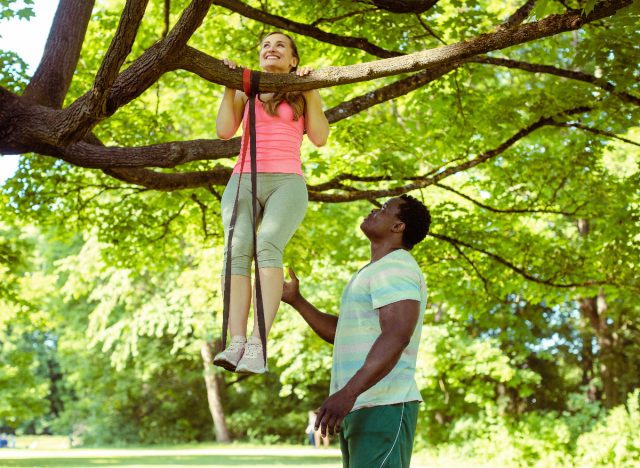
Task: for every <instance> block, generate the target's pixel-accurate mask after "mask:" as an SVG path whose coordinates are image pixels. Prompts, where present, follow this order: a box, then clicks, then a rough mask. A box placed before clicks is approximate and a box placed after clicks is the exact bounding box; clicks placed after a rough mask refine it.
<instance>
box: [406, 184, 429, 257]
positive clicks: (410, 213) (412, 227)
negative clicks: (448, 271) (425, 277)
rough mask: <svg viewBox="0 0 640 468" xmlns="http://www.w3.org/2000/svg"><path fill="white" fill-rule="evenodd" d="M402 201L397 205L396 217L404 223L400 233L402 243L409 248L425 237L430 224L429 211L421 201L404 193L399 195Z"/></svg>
mask: <svg viewBox="0 0 640 468" xmlns="http://www.w3.org/2000/svg"><path fill="white" fill-rule="evenodd" d="M400 199H401V200H403V201H404V203H401V204H400V206H399V209H400V212H399V213H398V218H399V219H400V221H402V222H403V223H404V226H405V227H404V232H403V233H402V244H403V245H404V246H405V247H406V248H407V249H409V250H411V249H412V248H413V246H414V245H416V244H417V243H418V242H420V241H422V239H424V238H425V237H427V233H428V232H429V226H431V213H429V210H428V209H427V207H426V206H424V205H423V204H422V202H420V201H418V200H416V199H415V198H413V197H412V196H411V195H407V194H406V193H405V194H403V195H400Z"/></svg>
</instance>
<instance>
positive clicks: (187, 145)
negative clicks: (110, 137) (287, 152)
mask: <svg viewBox="0 0 640 468" xmlns="http://www.w3.org/2000/svg"><path fill="white" fill-rule="evenodd" d="M238 141H239V139H237V138H236V139H234V140H190V141H174V142H169V143H159V144H157V145H151V146H138V147H131V148H121V147H107V146H98V145H95V144H90V143H88V142H84V141H81V142H80V143H75V144H73V145H70V146H67V147H65V148H63V149H61V150H60V151H59V152H57V154H55V156H57V157H58V158H60V159H62V160H64V161H66V162H68V163H71V164H74V165H76V166H80V167H87V168H94V169H108V168H112V167H118V168H127V167H130V168H141V167H148V166H153V167H163V168H169V167H176V166H178V165H180V164H186V163H188V162H192V161H203V160H211V159H220V158H228V157H231V156H233V155H235V154H237V151H235V150H236V147H237V146H239V143H238Z"/></svg>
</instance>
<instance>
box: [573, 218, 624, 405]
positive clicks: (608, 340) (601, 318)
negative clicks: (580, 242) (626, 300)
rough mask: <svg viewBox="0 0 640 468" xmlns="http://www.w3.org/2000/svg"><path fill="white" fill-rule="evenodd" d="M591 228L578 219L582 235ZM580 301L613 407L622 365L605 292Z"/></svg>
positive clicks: (606, 402) (606, 401)
mask: <svg viewBox="0 0 640 468" xmlns="http://www.w3.org/2000/svg"><path fill="white" fill-rule="evenodd" d="M590 230H591V226H590V224H589V220H588V219H579V220H578V232H579V233H580V235H581V236H588V235H589V232H590ZM578 303H579V304H580V315H581V316H582V318H583V319H584V322H585V326H587V327H590V328H591V330H592V331H593V334H594V335H595V337H596V339H597V340H598V348H599V350H598V362H599V366H598V367H599V370H600V380H602V391H603V393H604V405H605V407H607V408H612V407H614V406H616V405H618V404H620V403H621V398H620V395H621V394H622V393H621V392H620V391H618V380H619V375H618V374H619V372H620V370H621V366H620V365H619V364H618V362H617V357H616V352H615V347H616V340H615V336H614V333H613V331H612V326H611V325H610V324H609V323H607V316H606V310H607V302H606V300H605V297H604V294H603V293H602V291H600V293H599V294H598V295H597V296H594V297H582V298H579V299H578ZM589 343H590V341H589ZM585 346H586V344H585ZM584 354H585V351H584V350H583V357H584ZM589 393H590V394H591V390H589ZM589 396H591V395H589Z"/></svg>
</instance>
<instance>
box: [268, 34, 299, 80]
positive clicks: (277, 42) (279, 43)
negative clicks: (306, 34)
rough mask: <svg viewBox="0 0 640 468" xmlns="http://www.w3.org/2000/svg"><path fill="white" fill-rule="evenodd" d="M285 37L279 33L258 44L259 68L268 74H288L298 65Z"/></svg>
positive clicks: (289, 42)
mask: <svg viewBox="0 0 640 468" xmlns="http://www.w3.org/2000/svg"><path fill="white" fill-rule="evenodd" d="M293 53H294V52H293V47H291V41H290V40H289V38H288V37H287V36H285V35H284V34H280V33H275V34H271V35H270V36H267V37H266V38H265V39H264V40H263V41H262V44H260V67H261V68H262V69H263V70H264V71H267V72H270V73H289V72H290V71H291V69H292V68H293V67H295V66H296V65H298V57H294V55H293Z"/></svg>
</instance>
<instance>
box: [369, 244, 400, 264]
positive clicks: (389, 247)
mask: <svg viewBox="0 0 640 468" xmlns="http://www.w3.org/2000/svg"><path fill="white" fill-rule="evenodd" d="M398 249H404V247H403V245H402V244H401V243H398V242H389V241H386V242H385V241H382V242H371V263H373V262H376V261H378V260H380V259H381V258H382V257H384V256H385V255H387V254H390V253H391V252H393V251H394V250H398Z"/></svg>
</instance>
